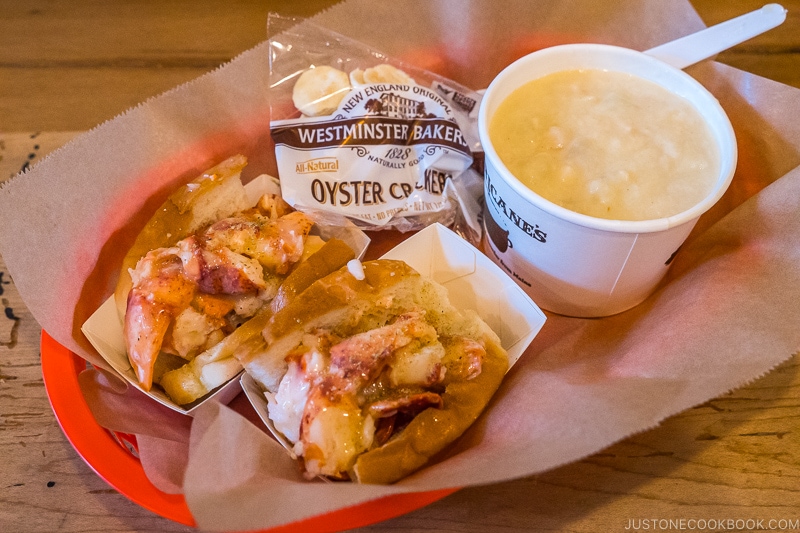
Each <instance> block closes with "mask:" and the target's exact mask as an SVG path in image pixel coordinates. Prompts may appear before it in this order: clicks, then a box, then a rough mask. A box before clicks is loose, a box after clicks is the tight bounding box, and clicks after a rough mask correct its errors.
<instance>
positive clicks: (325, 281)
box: [240, 260, 508, 483]
mask: <svg viewBox="0 0 800 533" xmlns="http://www.w3.org/2000/svg"><path fill="white" fill-rule="evenodd" d="M362 266H363V274H364V275H363V279H358V278H357V277H356V276H354V274H353V271H352V270H351V269H350V268H348V267H344V268H342V269H340V270H338V271H336V272H334V273H333V274H330V275H328V276H326V277H325V278H322V279H320V280H318V281H316V282H315V283H313V284H311V285H310V286H309V287H308V288H307V289H306V290H305V291H303V292H302V293H301V294H299V295H298V296H297V297H296V298H295V299H294V300H292V301H291V302H289V303H288V304H287V305H286V306H285V307H284V308H283V309H282V310H281V311H279V312H277V313H276V314H275V315H273V316H272V317H271V319H270V320H269V322H268V323H267V325H266V327H265V328H264V330H263V337H264V342H265V348H264V349H263V350H262V351H260V352H257V353H253V352H251V353H249V354H248V356H247V357H245V358H241V359H240V361H241V362H242V363H243V366H244V367H245V370H246V371H247V372H248V373H249V374H250V375H251V376H252V377H253V378H254V379H255V380H256V381H257V382H259V383H260V384H261V386H262V387H263V388H264V389H265V390H266V391H268V392H269V393H270V394H275V393H277V392H278V390H279V387H280V385H281V380H282V379H283V377H284V375H285V374H286V373H287V369H288V363H287V355H288V354H290V353H292V352H293V350H296V348H297V346H298V345H299V344H301V342H303V339H304V337H305V336H306V335H309V334H313V333H315V332H318V331H320V330H327V331H331V332H333V333H334V334H335V335H336V336H337V337H338V338H348V337H351V336H353V335H358V334H361V333H364V332H370V331H373V330H376V328H381V327H383V326H386V325H387V324H391V323H392V322H393V321H394V320H396V319H397V318H398V317H400V316H401V315H404V314H405V313H408V312H410V311H414V312H419V311H420V310H422V311H423V312H424V320H425V322H426V323H427V324H428V325H430V326H433V328H435V330H436V333H437V335H438V337H439V338H456V337H458V338H468V339H472V340H475V341H477V342H479V343H480V344H481V345H482V346H483V347H485V350H486V355H485V356H484V358H483V364H482V369H481V370H480V373H479V374H478V375H477V376H469V377H466V376H464V375H459V372H458V371H457V370H456V369H451V368H448V374H447V377H446V379H445V380H444V382H443V383H441V388H442V389H443V392H442V394H441V397H442V400H443V403H442V406H441V408H428V409H426V410H424V411H422V412H421V413H420V414H418V415H416V417H415V418H414V419H413V420H412V422H411V423H410V424H409V425H408V426H407V427H406V428H405V429H403V430H401V431H400V432H399V433H396V434H394V436H392V438H391V440H389V441H388V442H387V443H385V444H383V445H382V446H377V447H371V449H369V450H368V451H365V452H364V453H362V454H361V455H360V456H359V457H358V458H357V460H356V461H355V463H354V464H353V465H351V469H350V470H349V472H347V475H349V477H350V478H351V479H353V480H355V481H359V482H363V483H391V482H394V481H396V480H398V479H400V478H402V477H404V476H406V475H408V474H409V473H411V472H413V471H415V470H417V469H418V468H420V467H421V466H423V465H424V464H425V463H426V462H428V461H429V460H430V459H431V457H433V456H434V455H436V454H437V453H439V452H440V451H441V450H443V449H444V448H445V447H446V446H447V445H448V444H450V443H451V442H453V441H454V440H455V439H456V438H458V437H459V436H460V435H461V434H462V433H463V432H464V431H465V430H466V429H467V428H468V427H469V426H470V425H471V424H472V423H473V422H474V421H475V419H476V418H477V417H478V416H479V414H480V413H481V412H482V410H483V409H484V408H485V406H486V405H487V404H488V402H489V400H490V399H491V397H492V395H493V394H494V392H495V391H496V390H497V388H498V386H499V385H500V382H501V381H502V378H503V375H504V374H505V372H506V369H507V367H508V355H507V353H506V352H505V350H503V348H502V347H501V345H500V341H499V338H498V337H497V335H496V334H495V333H494V332H493V331H492V330H491V329H490V328H489V327H488V326H487V325H486V323H485V322H483V320H481V319H480V317H479V316H478V315H477V314H476V313H473V312H467V311H460V310H458V309H456V308H454V307H453V306H452V305H451V304H450V302H449V300H448V297H447V291H446V289H445V288H444V287H442V286H441V285H439V284H437V283H435V282H433V281H432V280H430V279H427V278H425V277H423V276H421V275H420V274H419V273H417V272H416V271H415V270H413V269H412V268H411V267H410V266H408V265H407V264H406V263H404V262H402V261H393V260H376V261H369V262H365V263H363V265H362ZM460 358H461V357H460V354H456V356H455V357H454V358H453V359H454V360H460Z"/></svg>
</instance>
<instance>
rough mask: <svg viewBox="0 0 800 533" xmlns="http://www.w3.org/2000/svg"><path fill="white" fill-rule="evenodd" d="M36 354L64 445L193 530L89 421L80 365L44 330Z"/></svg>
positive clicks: (404, 507)
mask: <svg viewBox="0 0 800 533" xmlns="http://www.w3.org/2000/svg"><path fill="white" fill-rule="evenodd" d="M41 352H42V376H43V378H44V386H45V389H46V390H47V395H48V398H49V399H50V406H51V407H52V408H53V412H54V413H55V415H56V419H57V420H58V423H59V425H60V426H61V430H62V431H63V432H64V435H66V437H67V440H69V442H70V444H72V447H73V448H75V451H77V452H78V455H80V456H81V458H82V459H83V460H84V461H85V462H86V464H88V465H89V466H90V467H91V468H92V470H94V471H95V472H96V473H97V475H98V476H100V477H101V478H102V479H103V480H105V481H106V483H108V484H109V485H111V486H112V487H113V488H114V489H116V490H117V491H118V492H119V493H120V494H122V495H123V496H125V497H127V498H128V499H129V500H131V501H133V502H134V503H136V504H138V505H140V506H142V507H144V508H145V509H148V510H150V511H152V512H154V513H156V514H158V515H161V516H163V517H165V518H169V519H170V520H174V521H175V522H180V523H182V524H185V525H189V526H194V525H196V524H195V521H194V518H193V517H192V515H191V513H190V512H189V508H188V507H187V506H186V500H184V498H183V496H182V495H180V494H177V495H176V494H167V493H165V492H162V491H161V490H159V489H158V488H156V487H155V486H154V485H153V484H152V483H151V482H150V480H149V479H147V477H146V476H145V473H144V470H143V468H142V465H141V463H140V462H139V460H138V459H137V458H136V456H134V455H133V454H132V453H131V452H130V451H129V450H128V449H127V448H126V447H125V446H124V445H123V444H121V443H120V442H119V441H118V440H117V439H116V438H115V437H114V436H113V435H112V434H111V433H110V432H109V431H108V430H106V429H105V428H103V427H102V426H100V425H99V424H98V423H97V422H96V421H95V419H94V417H93V416H92V413H91V411H90V410H89V406H88V405H87V404H86V401H85V400H84V398H83V394H82V393H81V390H80V387H79V386H78V374H79V373H80V372H81V371H82V370H84V369H86V361H85V360H83V359H82V358H81V357H79V356H78V355H76V354H74V353H73V352H71V351H70V350H69V349H67V348H65V347H64V346H62V345H61V344H59V343H58V342H56V341H55V340H54V339H53V338H52V337H50V335H48V334H47V332H46V331H44V330H42V344H41ZM121 440H128V439H127V438H126V439H121ZM456 490H458V489H445V490H438V491H431V492H419V493H408V494H397V495H392V496H386V497H383V498H379V499H377V500H373V501H369V502H365V503H362V504H359V505H356V506H353V507H347V508H344V509H339V510H337V511H333V512H331V513H327V514H324V515H319V516H315V517H311V518H308V519H306V520H302V521H299V522H294V523H292V524H287V525H285V526H281V527H278V528H273V529H270V530H268V531H270V532H271V533H282V532H287V533H288V532H298V531H315V532H332V531H341V530H345V529H351V528H356V527H363V526H367V525H370V524H374V523H376V522H380V521H383V520H388V519H389V518H394V517H397V516H400V515H402V514H405V513H408V512H411V511H413V510H415V509H419V508H421V507H424V506H426V505H428V504H431V503H433V502H435V501H437V500H440V499H442V498H444V497H445V496H448V495H450V494H452V493H454V492H455V491H456Z"/></svg>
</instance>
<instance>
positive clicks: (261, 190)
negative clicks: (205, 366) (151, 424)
mask: <svg viewBox="0 0 800 533" xmlns="http://www.w3.org/2000/svg"><path fill="white" fill-rule="evenodd" d="M245 191H246V192H247V195H248V199H249V200H251V204H252V205H255V203H256V202H257V201H258V198H260V197H261V196H262V195H263V194H267V193H270V194H280V184H279V182H278V180H277V179H276V178H273V177H271V176H268V175H266V174H264V175H261V176H258V177H256V178H255V179H253V180H252V181H250V182H249V183H247V184H246V185H245ZM312 233H315V234H317V235H320V236H321V237H323V238H324V239H326V240H327V239H328V238H331V237H336V238H339V239H341V240H343V241H344V242H346V243H347V244H348V245H349V246H350V247H351V248H352V249H353V250H354V251H355V252H356V255H357V256H358V257H361V256H363V254H364V252H365V251H366V249H367V246H368V245H369V237H367V236H366V234H364V232H362V231H361V230H359V229H357V228H355V227H354V226H353V227H325V226H321V225H317V226H315V227H314V229H313V230H312ZM81 331H83V334H84V335H86V338H87V339H89V342H90V343H91V344H92V346H94V348H95V349H96V350H97V351H98V352H99V353H100V355H101V356H102V357H103V359H105V360H106V362H107V363H108V364H109V365H110V366H111V367H112V368H113V369H114V370H115V371H116V372H117V373H118V374H119V375H120V376H122V377H123V378H124V379H125V381H127V382H128V383H129V384H130V385H132V386H133V387H136V388H137V389H139V390H140V391H141V392H143V393H144V394H146V395H147V396H149V397H151V398H152V399H153V400H155V401H157V402H158V403H160V404H162V405H165V406H167V407H169V408H170V409H173V410H175V411H178V412H179V413H184V414H191V413H192V411H194V410H195V409H197V407H199V406H200V405H201V404H202V403H204V402H206V401H208V400H210V399H212V398H213V399H214V400H216V401H218V402H220V403H223V404H227V403H228V402H230V401H231V400H232V399H233V398H234V397H236V395H237V394H239V392H240V390H241V388H240V386H239V379H237V378H238V377H239V375H240V373H241V372H240V373H237V374H236V375H235V376H233V377H232V378H231V379H229V380H228V381H227V382H226V383H225V384H223V385H221V386H219V387H217V388H216V389H214V390H212V391H211V392H210V393H209V394H207V395H205V396H203V397H202V398H200V399H198V400H195V401H194V402H192V403H191V404H189V405H186V406H181V405H178V404H177V403H175V402H173V401H172V400H171V399H170V398H169V396H167V395H166V394H165V393H164V392H163V391H162V390H161V389H159V388H158V387H153V388H152V389H151V390H149V391H146V390H144V389H143V388H142V386H141V385H140V384H139V382H138V381H137V379H136V374H135V373H134V371H133V368H132V367H131V364H130V362H129V361H128V355H127V351H126V349H125V340H124V337H123V332H122V323H121V321H120V319H119V315H118V313H117V307H116V304H115V302H114V296H113V295H112V296H111V297H110V298H108V299H107V300H106V301H105V302H104V303H103V305H101V306H100V307H99V308H98V309H97V311H95V312H94V313H93V314H92V316H90V317H89V319H88V320H87V321H86V322H85V323H84V324H83V326H81ZM228 362H229V361H227V360H225V363H223V364H227V363H228ZM211 364H215V363H211Z"/></svg>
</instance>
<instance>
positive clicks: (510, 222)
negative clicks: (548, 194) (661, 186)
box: [478, 44, 737, 317]
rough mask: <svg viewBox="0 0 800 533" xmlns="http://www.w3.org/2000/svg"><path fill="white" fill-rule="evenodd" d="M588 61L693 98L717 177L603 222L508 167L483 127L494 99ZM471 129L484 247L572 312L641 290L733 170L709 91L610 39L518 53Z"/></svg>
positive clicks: (640, 296)
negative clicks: (480, 170)
mask: <svg viewBox="0 0 800 533" xmlns="http://www.w3.org/2000/svg"><path fill="white" fill-rule="evenodd" d="M586 68H593V69H602V70H609V71H616V72H623V73H628V74H633V75H636V76H639V77H640V78H644V79H646V80H650V81H652V82H655V83H657V84H658V85H660V86H662V87H664V88H666V89H668V90H670V91H672V92H673V93H675V94H677V95H679V96H682V97H684V98H685V99H687V100H688V101H689V102H691V103H692V104H693V105H694V107H695V108H696V109H697V111H699V113H700V114H701V115H702V117H703V118H704V119H705V120H706V121H707V123H708V126H709V128H710V130H711V134H712V135H713V137H714V140H715V141H716V144H717V146H718V149H719V156H720V168H719V175H718V176H717V180H716V183H715V185H714V188H713V189H712V190H711V192H710V193H709V194H708V196H706V197H705V198H704V199H703V200H702V201H700V202H699V203H697V204H696V205H695V206H693V207H692V208H690V209H688V210H686V211H684V212H682V213H678V214H677V215H673V216H670V217H666V218H659V219H653V220H641V221H625V220H608V219H601V218H596V217H591V216H587V215H583V214H580V213H576V212H574V211H571V210H569V209H565V208H563V207H561V206H559V205H556V204H554V203H552V202H550V201H548V200H546V199H544V198H543V197H541V196H539V195H538V194H536V193H535V192H533V191H532V190H530V189H529V188H528V187H526V186H525V185H523V184H522V183H521V182H520V181H519V180H518V179H517V178H515V177H514V176H513V175H512V174H511V172H510V171H509V170H508V169H507V168H506V167H505V165H504V164H503V163H502V162H501V161H500V158H499V157H498V155H497V152H496V151H495V149H494V146H493V145H492V141H491V139H490V137H489V133H488V124H489V123H490V121H491V119H492V117H493V115H494V113H495V112H496V110H497V108H498V106H499V105H500V103H501V102H503V101H504V100H505V99H506V97H508V96H509V95H510V94H511V93H512V92H513V91H514V90H515V89H517V88H519V87H520V86H522V85H524V84H525V83H527V82H529V81H532V80H534V79H537V78H539V77H542V76H545V75H547V74H551V73H553V72H558V71H562V70H574V69H586ZM478 129H479V134H480V140H481V144H482V145H483V149H484V153H485V169H486V170H485V178H486V179H485V185H484V190H485V193H486V213H485V217H484V225H485V227H486V234H487V238H486V239H485V241H484V249H485V251H486V253H487V255H489V257H490V258H492V259H493V260H494V261H495V262H496V263H498V264H499V265H500V266H501V267H502V268H504V269H505V270H506V271H507V272H508V273H509V274H510V275H511V277H512V278H513V279H514V280H515V281H516V282H517V283H518V284H519V285H520V286H521V287H522V288H523V289H524V290H525V291H526V292H527V293H528V294H529V295H530V296H531V297H532V298H533V299H534V301H536V303H537V304H538V305H539V306H540V307H542V308H544V309H547V310H549V311H553V312H555V313H559V314H564V315H570V316H580V317H596V316H607V315H612V314H615V313H619V312H622V311H625V310H627V309H630V308H631V307H634V306H635V305H637V304H639V303H641V302H642V301H643V300H644V299H645V298H647V296H648V295H649V294H650V293H651V292H652V291H653V290H654V289H655V287H656V285H657V284H658V282H659V281H660V280H661V279H662V278H663V276H664V274H665V273H666V271H667V269H668V268H669V264H670V262H671V260H672V258H673V257H674V255H675V253H676V252H677V250H678V248H679V247H680V246H681V244H682V243H683V241H684V240H685V239H686V237H688V235H689V232H690V231H691V230H692V228H693V227H694V225H695V223H696V222H697V219H698V218H699V217H700V215H702V214H703V213H704V212H706V211H707V210H708V209H709V208H711V206H712V205H714V204H715V203H716V202H717V200H719V198H720V197H721V196H722V194H723V193H724V192H725V190H726V189H727V188H728V185H729V184H730V182H731V179H732V178H733V173H734V170H735V168H736V159H737V152H736V138H735V137H734V133H733V128H732V126H731V124H730V121H729V119H728V117H727V115H726V114H725V112H724V111H723V109H722V107H721V106H720V105H719V102H717V100H716V98H714V96H713V95H712V94H711V93H709V92H708V91H707V90H706V89H705V88H704V87H703V86H702V85H701V84H700V83H698V82H697V81H696V80H695V79H694V78H692V77H691V76H689V75H688V74H686V73H685V72H683V71H682V70H679V69H676V68H674V67H671V66H670V65H667V64H666V63H664V62H662V61H659V60H657V59H655V58H653V57H650V56H648V55H646V54H644V53H641V52H636V51H634V50H630V49H627V48H619V47H615V46H608V45H599V44H571V45H563V46H554V47H551V48H546V49H543V50H540V51H538V52H534V53H532V54H530V55H527V56H525V57H523V58H521V59H519V60H517V61H515V62H514V63H512V64H511V65H509V66H508V67H506V69H505V70H503V71H502V72H501V73H500V74H499V75H498V76H497V77H496V78H495V79H494V81H492V83H491V85H489V88H488V89H487V90H486V93H485V95H484V98H483V101H482V102H481V106H480V110H479V115H478Z"/></svg>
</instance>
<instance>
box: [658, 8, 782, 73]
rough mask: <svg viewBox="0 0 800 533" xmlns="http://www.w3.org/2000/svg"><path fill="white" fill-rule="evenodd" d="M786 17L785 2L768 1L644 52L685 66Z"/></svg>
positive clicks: (776, 24)
mask: <svg viewBox="0 0 800 533" xmlns="http://www.w3.org/2000/svg"><path fill="white" fill-rule="evenodd" d="M784 20H786V9H784V7H783V6H781V5H779V4H767V5H765V6H764V7H762V8H761V9H758V10H756V11H751V12H750V13H746V14H744V15H741V16H739V17H736V18H733V19H731V20H728V21H725V22H721V23H720V24H717V25H715V26H711V27H710V28H706V29H705V30H701V31H698V32H696V33H692V34H691V35H687V36H685V37H681V38H680V39H675V40H674V41H670V42H668V43H665V44H662V45H660V46H656V47H655V48H651V49H650V50H646V51H645V52H644V53H645V54H647V55H650V56H653V57H655V58H657V59H660V60H661V61H664V62H665V63H668V64H670V65H672V66H673V67H676V68H680V69H683V68H686V67H688V66H689V65H693V64H695V63H697V62H698V61H702V60H703V59H707V58H709V57H711V56H713V55H714V54H718V53H719V52H722V51H723V50H727V49H728V48H730V47H732V46H735V45H737V44H739V43H742V42H744V41H746V40H748V39H752V38H753V37H755V36H756V35H760V34H762V33H764V32H765V31H767V30H771V29H772V28H775V27H776V26H780V25H781V23H783V21H784Z"/></svg>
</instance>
